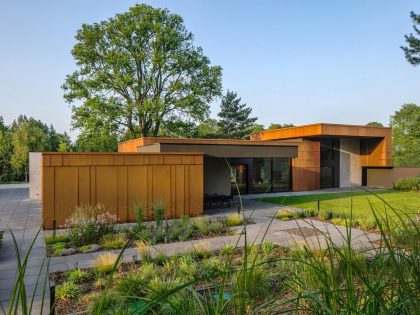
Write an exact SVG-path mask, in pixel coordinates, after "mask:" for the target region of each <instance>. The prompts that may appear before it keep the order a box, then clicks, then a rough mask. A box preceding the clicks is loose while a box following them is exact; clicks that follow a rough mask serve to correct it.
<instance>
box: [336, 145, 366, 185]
mask: <svg viewBox="0 0 420 315" xmlns="http://www.w3.org/2000/svg"><path fill="white" fill-rule="evenodd" d="M351 185H359V186H360V185H362V168H361V166H360V140H359V139H350V138H341V139H340V187H350V186H351Z"/></svg>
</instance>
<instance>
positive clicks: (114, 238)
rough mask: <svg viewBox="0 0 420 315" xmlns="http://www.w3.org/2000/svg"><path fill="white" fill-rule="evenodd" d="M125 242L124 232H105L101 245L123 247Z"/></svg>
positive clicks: (114, 247)
mask: <svg viewBox="0 0 420 315" xmlns="http://www.w3.org/2000/svg"><path fill="white" fill-rule="evenodd" d="M125 243H127V236H126V235H125V233H121V232H120V233H117V234H107V235H105V236H104V237H102V247H103V248H104V249H118V248H123V247H124V245H125Z"/></svg>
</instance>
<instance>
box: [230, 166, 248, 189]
mask: <svg viewBox="0 0 420 315" xmlns="http://www.w3.org/2000/svg"><path fill="white" fill-rule="evenodd" d="M235 181H236V182H235ZM247 188H248V186H247V165H246V164H234V165H232V178H231V191H232V194H233V195H237V194H238V189H239V193H240V194H241V195H245V194H246V193H247V192H248V189H247Z"/></svg>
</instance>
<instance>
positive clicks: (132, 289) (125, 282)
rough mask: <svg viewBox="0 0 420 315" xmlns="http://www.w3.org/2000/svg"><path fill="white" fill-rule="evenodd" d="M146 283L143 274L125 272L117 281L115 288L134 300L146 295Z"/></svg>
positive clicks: (122, 294)
mask: <svg viewBox="0 0 420 315" xmlns="http://www.w3.org/2000/svg"><path fill="white" fill-rule="evenodd" d="M145 285H146V282H145V279H144V278H143V277H142V276H141V274H140V273H138V272H137V273H134V272H132V273H128V274H124V276H122V277H121V278H119V279H118V280H117V281H116V284H115V290H116V292H117V293H118V294H119V295H121V296H123V297H129V298H130V299H133V300H134V299H135V298H138V297H141V296H142V295H144V288H145Z"/></svg>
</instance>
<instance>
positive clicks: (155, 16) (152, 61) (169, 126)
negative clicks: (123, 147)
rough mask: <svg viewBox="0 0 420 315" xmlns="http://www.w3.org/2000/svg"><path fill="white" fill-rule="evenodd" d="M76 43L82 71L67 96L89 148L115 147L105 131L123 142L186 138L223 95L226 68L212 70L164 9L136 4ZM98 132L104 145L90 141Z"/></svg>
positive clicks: (71, 78) (85, 30) (85, 29)
mask: <svg viewBox="0 0 420 315" xmlns="http://www.w3.org/2000/svg"><path fill="white" fill-rule="evenodd" d="M76 41H77V43H76V45H75V46H74V47H73V50H72V55H73V57H74V59H75V61H76V64H77V70H76V71H74V72H73V73H72V74H70V75H68V76H67V78H66V81H65V83H64V85H63V90H64V97H65V99H66V101H67V102H68V103H70V104H71V105H72V119H73V128H79V129H81V134H82V135H81V137H82V140H80V142H81V143H83V146H85V147H89V146H91V147H92V148H97V149H108V150H109V149H112V148H115V144H113V143H112V141H111V139H109V138H108V137H106V134H107V133H108V134H110V135H111V136H115V135H116V136H117V141H118V140H127V139H131V138H135V137H140V136H158V135H162V134H165V135H167V134H171V135H177V134H180V135H184V133H185V132H186V133H187V134H188V132H191V126H192V125H193V123H196V122H200V121H203V120H204V119H206V118H207V116H208V113H209V107H208V103H209V102H211V101H212V100H213V99H214V98H215V97H217V96H219V95H220V93H221V76H222V69H221V67H219V66H212V65H211V64H210V60H209V59H208V58H207V57H206V56H205V55H204V54H203V50H202V49H201V48H200V47H195V46H194V44H193V34H192V33H191V32H189V31H188V30H187V29H186V28H185V26H184V22H183V20H182V18H181V17H180V16H179V15H176V14H172V13H170V12H169V11H168V10H166V9H155V8H153V7H151V6H148V5H135V6H134V7H132V8H130V9H129V10H128V12H125V13H122V14H117V15H115V16H114V17H112V18H109V19H108V20H106V21H101V22H99V23H94V24H91V25H87V24H84V25H82V28H81V29H80V30H79V31H78V32H77V34H76ZM98 130H99V131H98ZM97 133H99V134H100V136H101V137H102V139H104V140H106V144H105V145H104V146H99V147H98V145H97V143H96V142H97V141H98V139H92V138H91V137H90V136H91V135H95V134H97ZM89 139H91V140H92V141H94V142H95V143H93V144H92V145H90V144H89V145H88V143H87V141H88V140H89Z"/></svg>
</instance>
